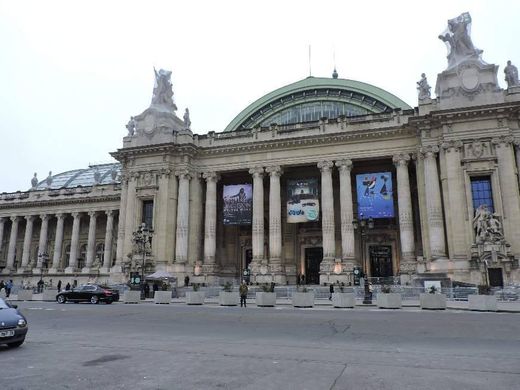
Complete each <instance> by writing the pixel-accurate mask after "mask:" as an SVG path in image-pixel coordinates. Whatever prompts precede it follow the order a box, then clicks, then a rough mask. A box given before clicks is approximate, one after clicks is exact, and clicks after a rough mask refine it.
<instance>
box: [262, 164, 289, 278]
mask: <svg viewBox="0 0 520 390" xmlns="http://www.w3.org/2000/svg"><path fill="white" fill-rule="evenodd" d="M266 171H267V172H268V173H269V268H270V269H271V274H272V275H273V279H274V280H273V281H274V282H275V283H277V284H285V274H284V269H283V265H282V204H281V197H280V176H281V175H282V169H281V167H279V166H271V167H267V168H266Z"/></svg>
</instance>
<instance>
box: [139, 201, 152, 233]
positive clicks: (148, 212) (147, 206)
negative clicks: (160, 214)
mask: <svg viewBox="0 0 520 390" xmlns="http://www.w3.org/2000/svg"><path fill="white" fill-rule="evenodd" d="M141 222H144V223H145V224H146V227H147V228H148V229H152V228H153V200H144V201H143V219H142V221H141Z"/></svg>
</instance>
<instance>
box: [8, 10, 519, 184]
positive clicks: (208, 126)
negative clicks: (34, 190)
mask: <svg viewBox="0 0 520 390" xmlns="http://www.w3.org/2000/svg"><path fill="white" fill-rule="evenodd" d="M464 11H469V12H470V13H471V16H472V19H473V25H472V37H473V42H474V44H475V46H477V47H478V48H480V49H483V50H484V53H483V59H484V60H485V61H486V62H488V63H495V64H497V65H500V68H499V71H498V79H499V83H500V85H501V86H502V87H505V82H504V75H503V68H504V66H505V63H506V61H507V60H509V59H511V60H512V61H513V64H516V65H517V66H519V65H520V50H519V47H518V37H520V22H519V16H520V1H518V0H511V1H500V0H495V1H477V0H472V1H462V0H461V1H457V0H450V1H440V0H436V1H428V2H426V1H416V0H414V1H358V2H354V1H345V0H341V1H327V0H321V1H315V0H314V1H304V0H297V1H280V0H278V1H271V0H262V1H256V0H255V1H253V0H251V1H245V0H241V1H226V0H220V1H214V0H212V1H211V0H210V1H195V0H191V1H149V0H148V1H128V0H126V1H93V0H89V1H82V2H80V1H70V0H68V1H52V0H46V1H23V0H18V1H7V0H6V1H4V0H0V119H1V121H0V132H1V134H0V135H1V137H0V142H1V144H0V145H1V153H0V192H3V191H6V192H10V191H16V190H27V189H28V188H29V187H30V180H31V178H32V176H33V173H34V172H37V173H38V178H39V179H40V180H42V179H44V178H45V177H46V176H47V174H48V172H49V171H50V170H52V172H53V174H57V173H60V172H64V171H68V170H72V169H78V168H86V167H88V165H89V164H91V163H100V162H101V163H102V162H110V161H112V158H111V156H110V155H109V153H110V152H111V151H115V150H117V149H118V148H120V147H121V146H122V138H123V136H125V135H126V133H127V130H126V129H125V127H124V125H125V124H126V123H127V122H128V120H129V117H130V116H131V115H137V114H140V113H141V112H142V111H144V110H145V109H146V108H147V107H148V106H149V104H150V100H151V97H152V90H153V83H154V73H153V67H154V66H155V67H157V68H158V69H159V68H164V69H169V70H172V71H173V74H172V83H173V90H174V94H175V95H174V98H175V102H176V104H177V106H178V107H179V110H178V115H179V116H180V117H182V114H183V112H184V109H185V108H186V107H189V109H190V114H191V121H192V130H193V131H194V132H195V133H199V134H205V133H207V132H208V131H210V130H213V131H217V132H220V131H222V130H223V129H224V128H225V127H226V126H227V124H228V123H229V122H230V121H231V120H232V119H233V118H234V117H235V116H236V115H237V114H238V113H240V111H242V109H244V108H245V107H246V106H248V105H249V104H250V103H251V102H253V101H254V100H256V99H258V98H260V97H262V96H263V95H265V94H267V93H269V92H270V91H272V90H274V89H276V88H279V87H282V86H284V85H287V84H290V83H292V82H295V81H298V80H301V79H303V78H305V77H307V76H308V75H309V59H308V57H309V55H308V47H309V45H311V48H312V49H311V53H312V56H311V69H312V75H313V76H317V77H318V76H319V77H331V74H332V71H333V68H334V57H335V64H336V67H337V70H338V73H339V77H340V78H347V79H353V80H359V81H363V82H366V83H370V84H373V85H376V86H378V87H380V88H383V89H385V90H387V91H389V92H391V93H393V94H395V95H397V96H398V97H400V98H401V99H403V100H404V101H406V102H407V103H408V104H410V105H411V106H416V105H417V91H416V82H417V81H418V80H419V79H420V74H421V73H422V72H425V73H426V75H427V76H428V80H429V82H430V85H432V87H433V88H432V89H434V87H435V80H436V77H437V74H438V73H440V72H442V71H443V70H444V69H445V68H446V65H447V60H446V54H447V50H446V47H445V45H444V43H443V42H441V41H440V40H439V39H438V38H437V36H438V35H439V34H440V33H442V32H443V31H444V30H445V29H446V26H447V24H446V21H447V19H449V18H453V17H455V16H457V15H459V14H460V13H462V12H464ZM334 53H335V56H334Z"/></svg>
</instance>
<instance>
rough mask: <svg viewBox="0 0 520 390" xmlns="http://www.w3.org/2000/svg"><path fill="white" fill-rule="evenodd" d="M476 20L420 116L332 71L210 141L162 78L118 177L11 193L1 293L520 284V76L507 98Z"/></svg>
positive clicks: (510, 75)
mask: <svg viewBox="0 0 520 390" xmlns="http://www.w3.org/2000/svg"><path fill="white" fill-rule="evenodd" d="M468 17H469V15H467V14H463V15H461V16H459V17H458V18H455V19H452V20H450V22H449V23H450V25H449V26H450V28H449V32H448V33H447V34H446V35H445V36H444V37H442V38H441V39H442V40H444V41H446V42H447V43H448V47H449V55H448V67H447V69H445V70H443V71H441V73H439V74H438V76H437V80H436V86H435V89H434V92H435V95H436V96H435V97H433V96H432V94H431V93H430V86H429V85H428V81H427V79H426V77H424V76H423V78H422V79H421V80H420V81H419V82H418V90H419V99H418V105H417V107H415V108H413V107H410V106H408V105H407V104H406V103H405V102H403V101H402V100H401V99H399V98H397V97H396V96H394V95H392V94H391V93H389V92H387V91H384V90H382V89H380V88H378V87H375V86H372V85H369V84H366V83H363V82H359V81H353V80H346V79H342V78H340V77H338V75H337V73H336V72H335V71H334V74H333V76H332V78H320V77H308V78H305V79H303V80H300V81H297V82H295V83H293V84H290V85H287V86H284V87H281V88H279V89H277V90H275V91H273V92H271V93H269V94H267V95H265V96H264V97H262V98H260V99H258V100H257V101H255V102H254V103H252V104H251V105H249V106H248V107H246V108H245V109H244V110H243V111H242V112H240V113H239V114H238V115H237V116H236V117H235V119H234V120H233V121H232V122H231V123H230V124H229V125H228V126H227V127H226V128H225V129H224V130H223V131H221V132H209V133H208V134H204V135H200V134H194V133H193V132H192V131H191V128H190V127H191V122H190V118H189V112H188V110H186V112H185V113H184V115H183V117H182V118H181V117H179V116H177V114H176V111H177V107H176V106H175V103H174V100H173V90H172V84H171V72H168V71H164V70H160V71H156V82H155V85H154V89H153V97H152V103H151V105H150V107H149V108H147V109H146V110H145V111H144V112H143V113H141V114H139V115H136V116H133V117H132V118H131V119H130V121H129V122H128V124H127V126H126V127H127V129H128V135H127V136H125V137H124V138H123V145H122V147H121V148H120V149H118V150H116V151H114V152H113V153H112V156H113V157H114V158H115V159H116V160H117V163H112V164H104V165H95V166H90V167H88V168H85V169H77V170H72V171H68V172H64V173H60V174H56V175H51V174H50V175H49V177H47V178H46V179H44V180H38V179H37V178H36V175H35V178H33V181H32V186H31V188H30V189H29V190H27V191H18V192H15V193H5V192H4V193H2V194H0V273H1V274H2V275H0V279H9V278H10V279H13V280H15V281H16V280H22V279H28V280H32V281H33V282H34V281H35V280H37V279H39V278H40V276H42V275H43V277H44V278H52V279H54V280H58V279H60V280H63V281H66V280H68V279H70V280H73V279H76V280H80V281H87V280H93V279H96V278H101V279H102V280H110V281H112V282H121V281H126V280H128V275H129V272H131V271H137V272H140V270H141V267H143V262H144V271H145V272H146V273H151V272H154V271H158V270H162V271H167V272H169V273H171V274H173V275H175V276H176V277H177V278H179V279H181V280H182V279H184V277H185V276H186V275H187V276H189V277H190V279H191V281H194V282H200V283H207V284H219V283H222V282H223V281H225V280H231V279H233V280H238V279H240V278H241V276H242V275H243V274H244V271H246V270H248V272H249V273H250V277H251V281H252V282H271V281H274V282H276V283H280V284H286V283H289V284H294V283H296V281H297V279H303V280H305V281H306V282H307V283H313V284H314V283H315V284H317V283H320V284H324V283H333V282H334V283H335V282H338V281H339V282H345V283H346V284H348V283H349V282H352V281H353V276H354V274H353V271H354V270H355V269H356V268H359V269H361V270H363V271H365V272H366V273H367V274H368V275H369V276H370V277H379V278H387V277H394V279H397V280H400V281H401V283H403V284H404V283H413V282H414V280H417V279H418V278H424V277H426V278H427V277H428V275H431V277H433V276H439V275H442V276H445V277H449V278H450V279H452V280H454V281H459V282H465V283H473V284H491V285H502V284H507V283H515V282H516V283H519V282H520V272H519V268H518V265H519V264H518V262H519V258H520V196H519V180H518V174H519V171H520V150H519V145H520V128H519V126H520V125H519V120H520V87H519V86H518V74H517V72H516V76H515V70H516V68H514V66H513V65H512V64H509V65H508V66H509V68H506V70H505V72H506V73H505V75H506V78H507V84H508V87H507V89H501V88H500V86H499V84H498V77H499V74H498V69H499V67H498V66H497V65H494V64H487V63H485V62H484V61H482V59H481V53H482V52H481V51H480V50H478V49H475V48H474V47H473V45H472V42H471V38H470V36H469V29H468V24H469V21H468V20H467V19H468ZM501 77H503V76H501ZM515 77H516V78H515ZM410 87H411V88H415V86H410ZM142 224H145V226H146V227H148V228H149V229H153V235H152V242H151V246H150V248H149V253H147V254H146V257H145V258H144V259H143V256H142V253H141V252H139V251H138V250H136V246H135V244H134V242H133V237H134V235H133V233H134V232H136V230H137V229H138V228H139V227H140V226H142Z"/></svg>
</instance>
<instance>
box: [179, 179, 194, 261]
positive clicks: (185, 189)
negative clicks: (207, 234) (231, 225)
mask: <svg viewBox="0 0 520 390" xmlns="http://www.w3.org/2000/svg"><path fill="white" fill-rule="evenodd" d="M176 175H177V176H178V177H179V200H178V206H177V233H176V243H177V246H176V248H175V262H176V263H177V264H186V261H187V260H188V232H189V217H190V179H191V175H190V173H189V172H188V170H183V171H179V172H177V173H176Z"/></svg>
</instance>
